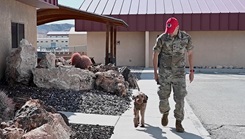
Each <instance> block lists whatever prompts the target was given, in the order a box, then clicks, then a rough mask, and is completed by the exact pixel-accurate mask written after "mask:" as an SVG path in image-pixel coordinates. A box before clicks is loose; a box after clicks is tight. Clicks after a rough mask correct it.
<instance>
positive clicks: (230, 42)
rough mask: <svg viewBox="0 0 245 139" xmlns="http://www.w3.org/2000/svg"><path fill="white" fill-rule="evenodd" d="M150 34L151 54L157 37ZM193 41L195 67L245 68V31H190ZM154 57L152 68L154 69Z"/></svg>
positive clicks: (152, 33) (154, 33)
mask: <svg viewBox="0 0 245 139" xmlns="http://www.w3.org/2000/svg"><path fill="white" fill-rule="evenodd" d="M160 33H161V32H151V33H150V51H151V52H150V54H152V47H153V46H154V44H155V40H156V36H157V35H158V34H160ZM188 33H189V34H190V35H191V37H192V41H193V45H194V46H195V48H194V65H195V66H217V65H220V66H236V67H245V62H244V59H245V55H244V51H245V31H190V32H188ZM151 58H152V55H151V56H150V59H149V61H150V66H151V67H152V59H151Z"/></svg>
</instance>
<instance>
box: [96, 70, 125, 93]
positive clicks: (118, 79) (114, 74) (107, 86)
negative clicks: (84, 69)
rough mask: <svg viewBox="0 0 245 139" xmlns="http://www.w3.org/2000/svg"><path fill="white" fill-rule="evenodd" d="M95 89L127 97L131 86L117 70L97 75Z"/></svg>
mask: <svg viewBox="0 0 245 139" xmlns="http://www.w3.org/2000/svg"><path fill="white" fill-rule="evenodd" d="M95 76H96V79H95V87H96V89H100V90H103V91H106V92H109V93H113V94H118V95H122V96H125V95H126V94H127V92H128V89H129V84H128V82H127V81H125V79H124V77H123V75H122V74H121V73H119V72H118V71H116V70H108V71H105V72H96V73H95Z"/></svg>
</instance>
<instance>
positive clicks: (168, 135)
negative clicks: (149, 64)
mask: <svg viewBox="0 0 245 139" xmlns="http://www.w3.org/2000/svg"><path fill="white" fill-rule="evenodd" d="M138 84H139V87H140V90H141V91H142V92H144V93H145V94H147V95H148V97H149V99H148V103H147V107H146V113H145V123H146V124H145V127H144V128H142V127H137V128H135V127H134V125H133V103H131V109H129V110H128V111H126V112H125V113H124V114H123V115H121V116H120V117H119V120H118V121H117V123H116V124H115V129H114V134H113V135H112V137H111V139H133V138H136V139H210V137H209V133H208V132H207V131H206V129H205V128H204V127H203V126H202V124H201V123H200V121H199V120H198V118H197V117H196V116H195V114H194V113H193V111H192V109H191V108H190V106H189V105H188V103H187V102H186V103H185V119H184V121H183V127H184V128H185V132H184V133H178V132H176V131H175V118H174V115H173V109H174V105H175V103H174V100H173V96H172V95H171V97H170V99H169V103H170V107H171V111H170V114H169V124H168V126H166V127H163V126H162V125H161V117H162V115H161V114H160V112H159V109H158V105H159V98H158V95H157V89H158V85H157V84H156V82H155V81H154V80H153V70H150V69H149V70H143V71H142V74H141V80H139V81H138ZM187 86H188V85H187ZM187 90H188V88H187ZM172 94H173V93H172Z"/></svg>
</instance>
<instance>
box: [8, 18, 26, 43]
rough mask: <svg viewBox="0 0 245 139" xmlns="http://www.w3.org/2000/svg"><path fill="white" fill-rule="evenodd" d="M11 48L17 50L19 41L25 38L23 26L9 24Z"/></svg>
mask: <svg viewBox="0 0 245 139" xmlns="http://www.w3.org/2000/svg"><path fill="white" fill-rule="evenodd" d="M11 31H12V32H11V33H12V34H11V35H12V48H18V46H19V44H20V41H21V40H22V39H24V38H25V27H24V24H20V23H13V22H12V23H11Z"/></svg>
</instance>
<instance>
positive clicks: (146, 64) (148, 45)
mask: <svg viewBox="0 0 245 139" xmlns="http://www.w3.org/2000/svg"><path fill="white" fill-rule="evenodd" d="M149 37H150V33H149V31H146V32H145V67H146V68H148V67H149V64H150V62H149V59H150V54H149V47H150V41H149V40H150V38H149Z"/></svg>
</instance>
